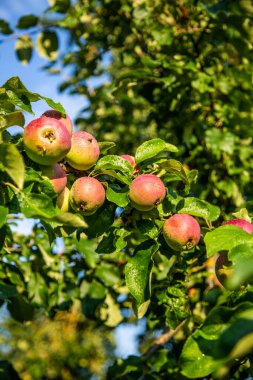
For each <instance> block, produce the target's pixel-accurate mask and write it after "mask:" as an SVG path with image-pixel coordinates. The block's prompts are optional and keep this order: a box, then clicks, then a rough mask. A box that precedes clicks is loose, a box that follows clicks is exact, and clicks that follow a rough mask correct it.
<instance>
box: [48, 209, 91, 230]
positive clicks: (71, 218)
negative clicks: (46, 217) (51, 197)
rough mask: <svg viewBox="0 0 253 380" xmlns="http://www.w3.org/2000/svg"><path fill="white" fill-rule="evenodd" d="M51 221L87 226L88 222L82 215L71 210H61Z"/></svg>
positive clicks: (71, 225) (61, 224)
mask: <svg viewBox="0 0 253 380" xmlns="http://www.w3.org/2000/svg"><path fill="white" fill-rule="evenodd" d="M50 221H52V222H56V223H57V224H58V225H60V226H70V227H87V223H86V222H85V221H84V220H83V218H82V217H81V216H80V215H78V214H72V213H70V212H61V213H59V214H57V215H55V216H54V217H52V218H51V219H50Z"/></svg>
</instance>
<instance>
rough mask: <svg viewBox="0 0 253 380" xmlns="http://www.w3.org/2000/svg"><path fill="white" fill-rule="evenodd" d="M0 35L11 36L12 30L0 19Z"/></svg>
mask: <svg viewBox="0 0 253 380" xmlns="http://www.w3.org/2000/svg"><path fill="white" fill-rule="evenodd" d="M0 33H1V34H12V33H13V30H12V29H11V28H10V26H9V24H8V22H7V21H5V20H3V19H0Z"/></svg>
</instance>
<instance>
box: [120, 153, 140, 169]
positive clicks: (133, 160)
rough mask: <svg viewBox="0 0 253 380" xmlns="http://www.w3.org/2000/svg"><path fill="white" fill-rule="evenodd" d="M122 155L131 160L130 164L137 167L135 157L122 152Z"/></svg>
mask: <svg viewBox="0 0 253 380" xmlns="http://www.w3.org/2000/svg"><path fill="white" fill-rule="evenodd" d="M120 157H122V158H124V159H125V160H127V161H128V162H129V164H130V165H132V167H133V168H134V169H135V167H136V162H135V158H134V157H133V156H129V154H121V156H120Z"/></svg>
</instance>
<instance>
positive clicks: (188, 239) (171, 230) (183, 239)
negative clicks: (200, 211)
mask: <svg viewBox="0 0 253 380" xmlns="http://www.w3.org/2000/svg"><path fill="white" fill-rule="evenodd" d="M200 234H201V231H200V226H199V224H198V222H197V220H196V219H195V218H193V217H192V216H191V215H188V214H175V215H173V216H171V217H170V218H169V219H167V220H166V221H165V223H164V225H163V236H164V238H165V241H166V243H167V244H168V246H169V247H171V248H172V249H174V250H175V251H182V250H189V249H191V248H193V247H194V246H195V245H197V244H198V242H199V239H200Z"/></svg>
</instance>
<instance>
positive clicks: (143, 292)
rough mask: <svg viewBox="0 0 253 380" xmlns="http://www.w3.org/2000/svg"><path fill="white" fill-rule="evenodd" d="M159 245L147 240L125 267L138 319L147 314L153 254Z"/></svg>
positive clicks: (127, 282) (127, 283)
mask: <svg viewBox="0 0 253 380" xmlns="http://www.w3.org/2000/svg"><path fill="white" fill-rule="evenodd" d="M158 249H159V245H158V243H157V242H155V241H154V240H151V239H150V240H146V241H144V242H143V243H141V244H140V245H139V246H138V247H137V248H136V250H135V252H134V255H133V257H131V258H130V259H129V261H128V263H127V264H126V267H125V277H126V285H127V287H128V289H129V291H130V293H131V294H132V296H133V297H134V310H135V313H136V315H137V317H138V318H142V317H143V316H144V314H145V313H146V311H147V309H148V306H149V303H150V294H151V270H152V266H153V262H152V260H151V258H152V256H153V254H154V253H155V252H157V251H158Z"/></svg>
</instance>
